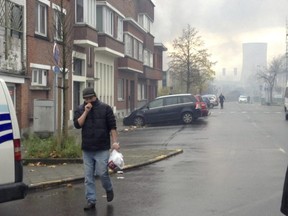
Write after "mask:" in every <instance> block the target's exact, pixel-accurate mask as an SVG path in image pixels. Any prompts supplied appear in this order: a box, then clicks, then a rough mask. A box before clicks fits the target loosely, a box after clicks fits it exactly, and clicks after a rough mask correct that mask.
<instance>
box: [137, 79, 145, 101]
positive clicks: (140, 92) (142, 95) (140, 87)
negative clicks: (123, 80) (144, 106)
mask: <svg viewBox="0 0 288 216" xmlns="http://www.w3.org/2000/svg"><path fill="white" fill-rule="evenodd" d="M146 90H147V85H146V84H144V83H138V91H137V93H138V94H137V98H138V100H139V101H140V100H146V99H147V91H146Z"/></svg>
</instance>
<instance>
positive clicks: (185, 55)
mask: <svg viewBox="0 0 288 216" xmlns="http://www.w3.org/2000/svg"><path fill="white" fill-rule="evenodd" d="M203 46H204V42H203V41H202V39H201V36H199V35H198V31H196V29H195V28H192V27H191V26H190V25H188V26H187V28H186V29H183V32H182V35H181V36H180V37H178V38H176V39H175V40H174V41H173V51H172V52H170V53H169V57H170V59H171V60H170V62H169V68H170V71H171V75H172V78H173V79H174V80H175V81H176V82H177V83H178V84H176V85H177V87H176V88H180V92H186V93H200V94H201V93H202V91H203V90H204V88H206V87H207V85H208V83H209V81H211V80H213V77H214V75H215V72H214V71H213V70H212V66H213V65H214V64H215V62H211V61H210V60H209V57H210V54H208V51H207V49H205V48H203Z"/></svg>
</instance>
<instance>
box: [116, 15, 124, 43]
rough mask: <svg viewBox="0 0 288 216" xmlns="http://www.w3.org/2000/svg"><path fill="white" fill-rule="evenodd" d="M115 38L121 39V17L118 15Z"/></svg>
mask: <svg viewBox="0 0 288 216" xmlns="http://www.w3.org/2000/svg"><path fill="white" fill-rule="evenodd" d="M117 40H119V41H121V42H122V41H123V18H121V17H119V16H118V23H117Z"/></svg>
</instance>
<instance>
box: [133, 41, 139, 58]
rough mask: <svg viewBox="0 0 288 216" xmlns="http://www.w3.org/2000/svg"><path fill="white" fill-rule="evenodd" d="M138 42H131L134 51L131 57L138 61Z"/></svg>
mask: <svg viewBox="0 0 288 216" xmlns="http://www.w3.org/2000/svg"><path fill="white" fill-rule="evenodd" d="M138 44H139V43H138V41H137V40H135V39H134V40H133V49H134V51H133V57H134V58H135V59H138V54H139V53H138Z"/></svg>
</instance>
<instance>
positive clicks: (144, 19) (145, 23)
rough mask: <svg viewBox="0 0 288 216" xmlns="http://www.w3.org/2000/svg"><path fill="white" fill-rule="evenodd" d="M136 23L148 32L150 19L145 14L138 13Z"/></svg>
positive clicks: (150, 23)
mask: <svg viewBox="0 0 288 216" xmlns="http://www.w3.org/2000/svg"><path fill="white" fill-rule="evenodd" d="M138 23H139V24H140V25H141V26H142V27H143V28H144V29H145V30H147V31H148V32H150V28H151V25H152V21H151V20H150V18H149V17H148V16H147V15H146V14H139V16H138Z"/></svg>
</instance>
